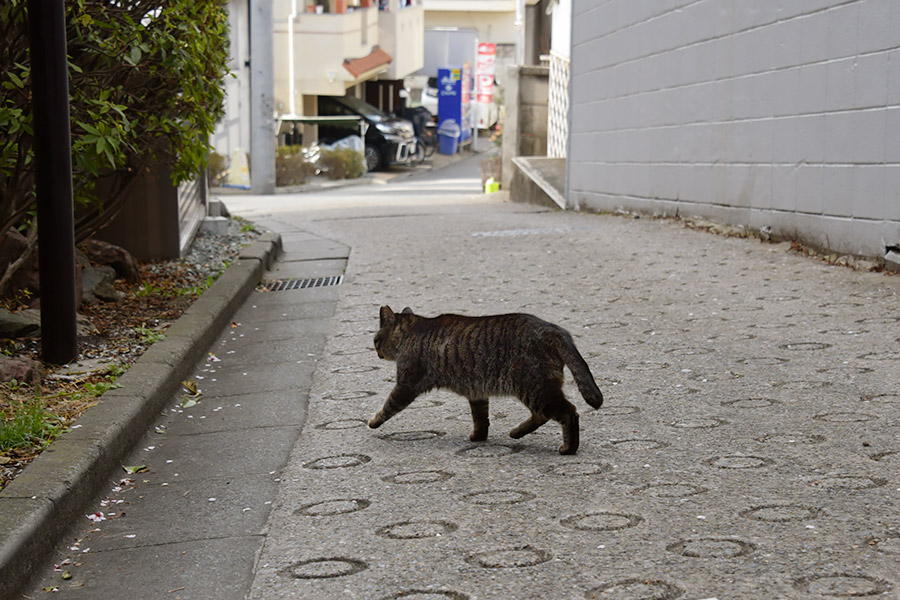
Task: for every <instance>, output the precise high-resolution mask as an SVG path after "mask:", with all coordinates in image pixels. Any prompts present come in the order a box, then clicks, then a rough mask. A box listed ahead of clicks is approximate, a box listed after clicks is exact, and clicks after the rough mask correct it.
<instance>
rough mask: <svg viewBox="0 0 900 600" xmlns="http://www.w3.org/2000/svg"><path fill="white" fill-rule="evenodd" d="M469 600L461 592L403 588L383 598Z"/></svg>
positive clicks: (396, 599) (389, 599) (393, 599)
mask: <svg viewBox="0 0 900 600" xmlns="http://www.w3.org/2000/svg"><path fill="white" fill-rule="evenodd" d="M448 598H449V599H450V600H469V597H468V596H466V595H465V594H462V593H460V592H450V591H432V590H401V591H399V592H397V593H396V594H394V595H393V596H385V597H384V598H383V600H447V599H448Z"/></svg>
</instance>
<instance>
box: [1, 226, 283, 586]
mask: <svg viewBox="0 0 900 600" xmlns="http://www.w3.org/2000/svg"><path fill="white" fill-rule="evenodd" d="M281 252H282V242H281V236H280V235H278V234H272V233H268V234H264V235H263V236H261V237H260V238H259V240H258V241H256V242H254V243H253V244H250V245H249V246H247V247H246V248H244V250H243V251H242V252H241V254H240V256H239V258H238V260H237V261H235V262H234V263H232V264H231V266H230V267H229V268H228V269H227V270H226V271H225V272H224V273H222V275H221V276H220V277H219V278H218V279H217V280H216V282H215V283H214V284H213V285H212V286H211V287H210V288H209V289H208V290H207V291H206V292H205V293H204V294H203V295H202V296H201V297H200V298H199V299H198V300H197V301H196V302H195V303H194V304H193V305H191V307H190V308H188V310H187V311H185V313H184V314H183V315H182V316H181V317H180V318H179V319H178V320H176V321H175V322H174V323H173V324H172V325H171V326H170V327H169V329H168V330H167V331H166V333H165V335H166V337H165V338H164V339H163V340H161V341H159V342H157V343H156V344H153V346H151V347H150V348H149V349H148V350H147V352H145V353H144V354H143V356H141V357H140V359H138V361H137V362H136V363H135V364H134V365H133V366H132V367H131V368H130V369H129V370H128V372H127V373H125V374H124V375H123V376H122V377H121V378H120V379H119V383H120V384H121V385H122V387H121V388H118V389H114V390H110V391H109V392H107V393H105V394H104V395H103V396H101V397H100V399H99V400H98V402H97V404H96V405H95V406H93V407H91V408H89V409H88V410H86V411H85V412H84V413H83V414H82V415H81V417H79V419H78V423H77V425H78V426H79V427H78V428H77V429H73V430H70V431H69V432H67V433H65V434H64V435H62V436H61V437H60V438H59V439H58V440H56V441H55V442H53V444H51V445H50V447H49V448H48V449H47V450H45V451H44V452H43V453H42V454H41V455H40V456H39V457H38V458H36V459H35V460H34V462H33V463H32V464H30V465H29V466H28V468H27V469H26V470H25V471H24V472H23V473H22V474H21V475H20V476H19V477H17V478H16V479H15V480H14V481H13V482H12V483H10V484H9V485H8V486H7V487H6V488H5V489H4V490H3V491H2V492H0V600H7V599H10V600H11V599H12V598H17V597H18V596H17V593H18V592H20V591H21V589H22V588H23V587H24V586H25V585H26V584H27V583H28V580H29V578H30V577H31V575H32V574H34V573H35V572H36V571H37V569H38V568H39V566H40V565H41V563H42V562H43V561H45V560H46V559H47V558H48V553H47V550H48V548H53V547H54V546H55V545H56V543H57V542H58V541H59V539H60V538H61V537H62V536H63V535H65V533H66V532H67V531H68V529H69V527H71V525H72V524H73V523H74V522H76V519H77V518H78V517H79V516H80V515H81V514H83V513H86V512H90V510H89V504H90V502H91V501H93V499H94V498H95V497H96V496H97V494H98V493H100V491H101V490H102V489H103V487H104V486H105V485H107V484H108V480H109V477H110V475H111V474H112V473H113V472H114V471H115V470H116V469H118V468H120V461H121V459H122V458H123V457H124V455H125V454H126V453H127V452H128V451H129V450H130V449H131V447H132V445H133V444H134V442H135V441H136V440H138V439H139V438H140V436H141V435H143V433H144V432H145V431H146V430H147V428H148V427H149V426H150V424H151V423H152V422H153V420H154V419H155V418H156V416H157V415H158V414H159V411H160V410H161V409H162V408H163V406H165V404H166V403H167V402H169V401H170V400H171V399H172V396H173V394H175V392H176V391H177V389H178V387H179V385H180V382H181V381H182V380H183V379H185V378H186V377H187V376H188V375H189V374H190V372H191V369H193V367H194V365H195V364H196V363H197V361H198V360H199V359H200V357H201V356H203V354H204V353H205V352H206V351H207V350H208V348H209V347H210V346H211V345H212V343H213V342H214V341H215V339H216V336H218V334H219V332H220V331H221V330H222V329H223V328H224V327H225V326H226V324H227V323H228V321H229V320H230V319H231V317H232V315H234V313H235V311H237V309H238V308H239V307H240V306H241V304H242V303H243V302H244V300H245V299H246V298H247V297H248V296H249V295H250V294H251V293H252V291H253V289H254V288H255V287H256V285H257V284H258V283H259V281H260V280H261V278H262V274H263V272H264V271H265V269H267V268H268V267H270V266H271V265H272V263H273V262H274V261H275V260H276V259H277V257H278V255H279V254H280V253H281ZM82 518H83V517H82Z"/></svg>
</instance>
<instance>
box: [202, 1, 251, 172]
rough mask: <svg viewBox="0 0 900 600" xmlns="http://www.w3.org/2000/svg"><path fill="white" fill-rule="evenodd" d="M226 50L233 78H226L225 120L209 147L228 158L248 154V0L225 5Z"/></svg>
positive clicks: (221, 122) (218, 127)
mask: <svg viewBox="0 0 900 600" xmlns="http://www.w3.org/2000/svg"><path fill="white" fill-rule="evenodd" d="M228 21H229V25H230V31H229V43H230V46H229V49H230V57H229V59H228V69H229V70H230V71H231V73H233V74H234V75H235V77H226V78H225V101H224V103H225V116H224V117H222V120H221V121H220V122H219V123H218V125H216V129H215V132H214V133H213V136H212V140H211V141H210V144H211V145H212V146H213V148H214V149H215V151H216V152H217V153H219V154H221V155H222V156H224V157H226V158H230V157H231V154H232V153H233V152H234V151H235V150H242V151H244V152H247V151H249V150H250V68H249V67H248V66H247V65H246V62H247V61H248V60H249V58H250V18H249V14H248V12H247V0H230V1H229V3H228Z"/></svg>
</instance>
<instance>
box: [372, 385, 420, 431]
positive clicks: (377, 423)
mask: <svg viewBox="0 0 900 600" xmlns="http://www.w3.org/2000/svg"><path fill="white" fill-rule="evenodd" d="M418 395H419V394H418V393H417V392H416V391H415V390H414V389H412V388H410V387H407V386H401V385H396V386H394V389H393V390H391V393H390V395H389V396H388V399H387V400H385V402H384V406H382V407H381V410H379V411H378V412H377V413H375V416H374V417H372V418H371V419H369V423H368V425H369V427H371V428H372V429H377V428H378V427H381V426H382V425H383V424H384V422H385V421H387V420H388V419H390V418H391V417H393V416H394V415H396V414H397V413H398V412H400V411H401V410H403V409H404V408H406V407H407V406H409V405H410V403H411V402H412V401H413V400H415V399H416V396H418Z"/></svg>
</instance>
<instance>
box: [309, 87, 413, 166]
mask: <svg viewBox="0 0 900 600" xmlns="http://www.w3.org/2000/svg"><path fill="white" fill-rule="evenodd" d="M319 116H320V117H346V116H359V117H362V119H363V120H364V121H365V122H366V124H367V125H368V128H367V129H366V136H365V156H366V168H368V169H369V170H370V171H376V170H378V169H383V168H384V167H388V166H390V165H395V164H408V162H409V155H410V153H411V152H412V151H413V149H414V148H415V139H416V138H415V134H414V133H413V125H412V123H410V122H409V121H407V120H406V119H401V118H398V117H394V116H391V115H389V114H387V113H385V112H383V111H381V110H379V109H378V108H376V107H374V106H372V105H371V104H369V103H368V102H363V101H362V100H360V99H359V98H356V97H355V96H319ZM359 133H360V131H359V126H358V125H356V124H353V123H320V124H319V142H320V143H322V144H333V143H335V142H336V141H338V140H340V139H342V138H345V137H347V136H348V135H359Z"/></svg>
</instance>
